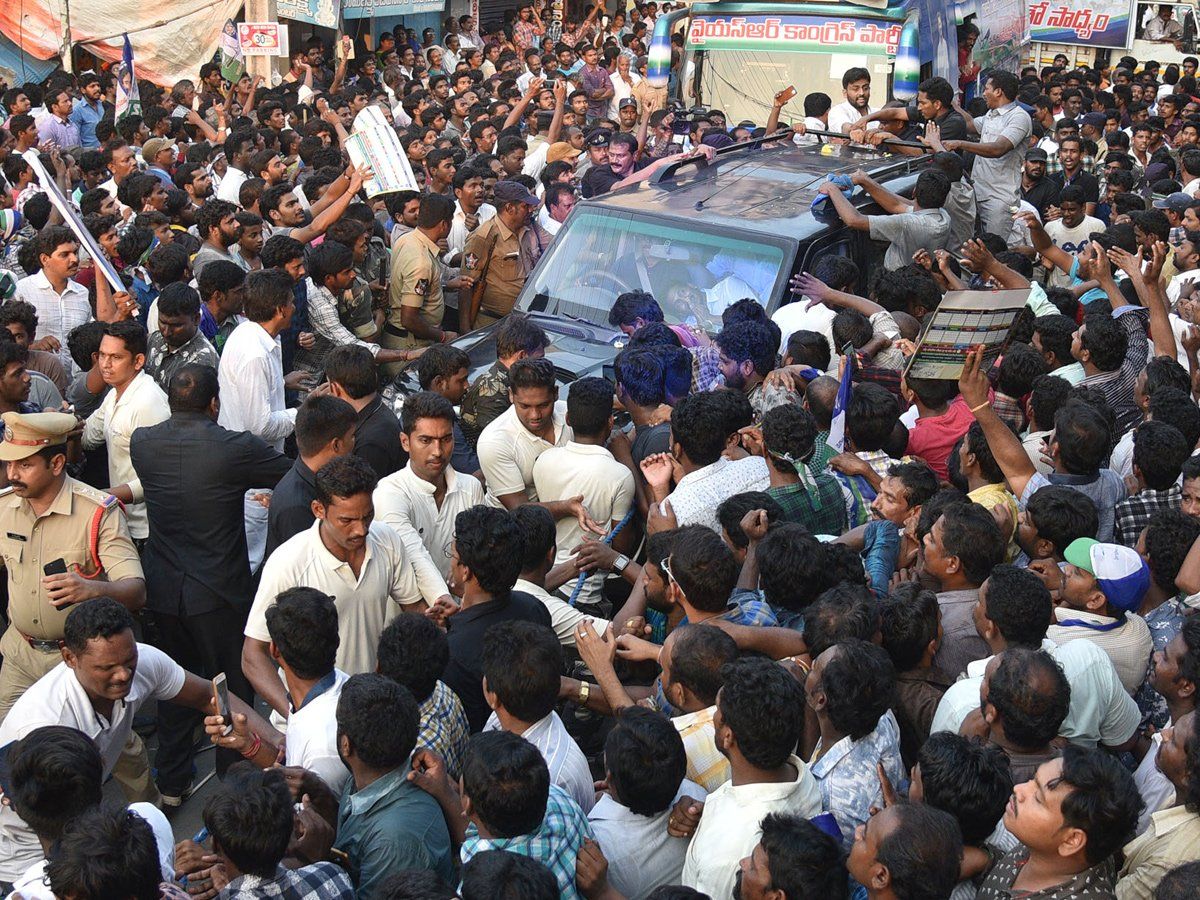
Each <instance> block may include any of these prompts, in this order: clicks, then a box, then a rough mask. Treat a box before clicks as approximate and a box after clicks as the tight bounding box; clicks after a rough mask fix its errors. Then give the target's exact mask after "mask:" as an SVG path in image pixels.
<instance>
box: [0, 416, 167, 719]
mask: <svg viewBox="0 0 1200 900" xmlns="http://www.w3.org/2000/svg"><path fill="white" fill-rule="evenodd" d="M3 419H4V440H3V441H0V460H4V462H5V465H6V468H7V472H8V483H9V485H10V486H11V487H12V488H13V491H12V493H11V494H9V495H8V496H6V497H2V498H0V552H2V553H3V556H4V565H5V567H6V568H7V569H8V619H9V625H8V630H7V631H5V632H4V636H3V638H0V652H2V653H3V655H4V664H3V666H2V667H0V718H3V716H4V715H5V714H7V712H8V710H9V709H10V708H11V707H12V705H13V703H15V702H16V700H17V698H18V697H19V696H20V695H21V694H22V693H24V691H25V689H26V688H27V687H29V685H31V684H33V683H34V682H35V681H37V680H38V679H39V678H41V677H42V676H43V675H45V674H46V673H47V672H49V671H50V670H51V669H53V668H54V667H55V666H56V665H58V664H59V663H60V662H62V656H61V654H60V653H59V648H60V645H61V643H62V636H63V622H64V621H65V620H66V618H67V613H68V612H69V611H70V607H71V605H72V604H74V603H80V602H82V601H84V600H90V599H92V598H93V597H112V598H114V599H115V600H117V601H119V602H120V603H122V604H123V605H124V606H126V607H127V608H129V609H130V610H138V609H141V608H142V607H143V606H144V605H145V603H146V582H145V578H144V577H143V575H142V564H141V561H140V560H139V559H138V553H137V550H136V549H135V548H134V546H133V541H132V540H131V539H130V537H129V528H128V526H127V525H126V523H125V513H124V512H123V511H122V510H121V507H120V505H119V504H118V503H117V501H116V498H115V497H112V496H110V495H109V494H106V493H104V492H103V491H98V490H96V489H95V488H92V487H89V486H88V485H86V484H83V483H82V482H79V481H76V480H75V479H73V478H71V477H70V476H69V475H67V473H66V465H67V447H66V444H67V435H68V434H69V433H70V432H71V431H73V430H74V429H75V428H76V420H75V417H74V416H71V415H67V414H66V413H56V412H46V413H29V414H21V413H15V412H6V413H4V416H3ZM97 511H99V514H97ZM93 524H95V525H96V527H97V540H96V541H95V544H94V545H93V542H92V538H91V533H92V529H93ZM97 558H98V560H99V563H100V565H101V566H102V567H103V573H99V567H98V566H97V564H96V563H97ZM97 576H99V577H97Z"/></svg>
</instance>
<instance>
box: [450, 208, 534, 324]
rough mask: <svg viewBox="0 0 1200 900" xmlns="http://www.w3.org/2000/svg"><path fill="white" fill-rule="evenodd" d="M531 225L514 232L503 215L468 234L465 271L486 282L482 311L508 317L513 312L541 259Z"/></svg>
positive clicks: (464, 248)
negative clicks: (530, 228) (502, 218)
mask: <svg viewBox="0 0 1200 900" xmlns="http://www.w3.org/2000/svg"><path fill="white" fill-rule="evenodd" d="M528 231H529V229H528V228H522V229H521V230H520V231H519V232H517V231H511V230H510V229H509V228H508V227H507V226H506V225H505V224H504V223H503V222H501V221H500V217H499V216H496V217H494V218H491V219H488V220H487V221H486V222H484V223H483V224H482V225H480V226H479V227H478V228H476V229H475V230H474V231H473V232H471V234H470V235H469V236H468V237H467V243H466V245H465V246H464V247H463V259H462V272H463V274H464V275H470V276H471V277H472V278H474V279H475V283H476V284H478V283H479V282H480V280H482V281H483V299H482V300H481V301H480V303H479V309H480V311H481V312H484V313H487V314H488V315H491V316H497V317H499V316H506V315H508V314H509V313H510V312H512V309H513V306H514V305H515V304H516V302H517V295H518V294H520V293H521V288H523V287H525V279H526V278H528V277H529V273H530V272H532V271H533V266H534V264H535V263H536V262H537V256H536V251H535V249H534V246H535V245H534V244H532V243H531V242H530V241H529V240H528V239H527V233H528Z"/></svg>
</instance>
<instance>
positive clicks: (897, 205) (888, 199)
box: [850, 169, 913, 215]
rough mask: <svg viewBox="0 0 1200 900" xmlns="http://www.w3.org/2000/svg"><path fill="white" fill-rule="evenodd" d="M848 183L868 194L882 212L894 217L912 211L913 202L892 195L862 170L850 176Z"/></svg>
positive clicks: (897, 195)
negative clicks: (881, 208)
mask: <svg viewBox="0 0 1200 900" xmlns="http://www.w3.org/2000/svg"><path fill="white" fill-rule="evenodd" d="M850 181H851V182H852V183H853V184H855V185H857V186H858V187H860V188H862V189H863V190H865V191H866V192H867V193H868V194H870V195H871V199H872V200H874V201H875V202H876V203H878V204H879V205H880V206H881V207H883V210H884V212H887V213H891V214H893V215H894V214H896V213H906V212H911V211H912V208H913V202H912V201H911V200H905V199H904V198H903V197H901V196H900V195H899V194H893V193H892V192H891V191H889V190H888V189H887V188H885V187H884V186H883V185H882V184H880V183H879V182H878V181H876V180H875V179H874V178H872V177H871V176H870V175H868V174H867V173H866V172H864V171H863V170H862V169H859V170H858V171H857V172H855V173H854V174H853V175H851V176H850Z"/></svg>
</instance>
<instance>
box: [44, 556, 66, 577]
mask: <svg viewBox="0 0 1200 900" xmlns="http://www.w3.org/2000/svg"><path fill="white" fill-rule="evenodd" d="M42 572H44V573H45V574H46V575H66V574H67V561H66V560H65V559H63V558H62V557H61V556H60V557H59V558H58V559H52V560H50V562H48V563H46V564H45V565H44V566H42Z"/></svg>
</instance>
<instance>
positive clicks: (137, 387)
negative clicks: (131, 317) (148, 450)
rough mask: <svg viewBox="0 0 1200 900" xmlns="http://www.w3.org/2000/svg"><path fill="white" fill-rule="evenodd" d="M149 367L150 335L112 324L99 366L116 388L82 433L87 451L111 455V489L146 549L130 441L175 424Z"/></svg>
mask: <svg viewBox="0 0 1200 900" xmlns="http://www.w3.org/2000/svg"><path fill="white" fill-rule="evenodd" d="M145 364H146V330H145V329H144V328H142V326H141V325H139V324H138V323H137V322H113V323H111V324H110V325H108V327H107V328H106V329H105V332H104V337H103V338H101V340H100V355H99V366H100V375H101V377H102V378H103V379H104V383H105V384H106V385H108V386H109V387H110V388H112V390H111V391H109V392H108V393H107V394H105V396H104V401H103V402H102V403H101V404H100V408H99V409H97V410H96V411H95V412H94V413H92V414H91V415H90V416H88V419H87V423H86V424H85V425H84V427H83V447H84V449H85V450H90V449H93V448H95V447H100V446H105V447H106V448H107V449H108V483H109V484H110V485H122V489H121V490H120V491H119V492H118V493H117V494H116V496H117V498H118V499H120V500H123V501H124V502H125V504H126V507H125V513H126V516H127V518H128V521H129V536H130V537H131V538H133V540H134V543H136V544H139V545H140V544H142V543H144V542H145V540H146V538H148V537H149V536H150V522H149V520H148V519H147V518H146V504H145V496H144V495H143V493H142V482H141V480H140V479H139V478H138V474H137V472H136V471H134V468H133V460H132V459H131V458H130V455H129V440H130V438H131V437H133V433H134V432H135V431H136V430H137V429H139V428H142V427H146V426H150V425H157V424H158V423H159V422H165V421H166V420H167V419H169V418H171V408H170V406H169V405H168V404H167V395H166V394H165V393H163V389H162V388H160V387H159V386H158V382H157V381H155V380H154V379H153V378H152V377H150V376H149V375H147V374H146V373H145V372H144V371H143V367H144V366H145Z"/></svg>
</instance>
